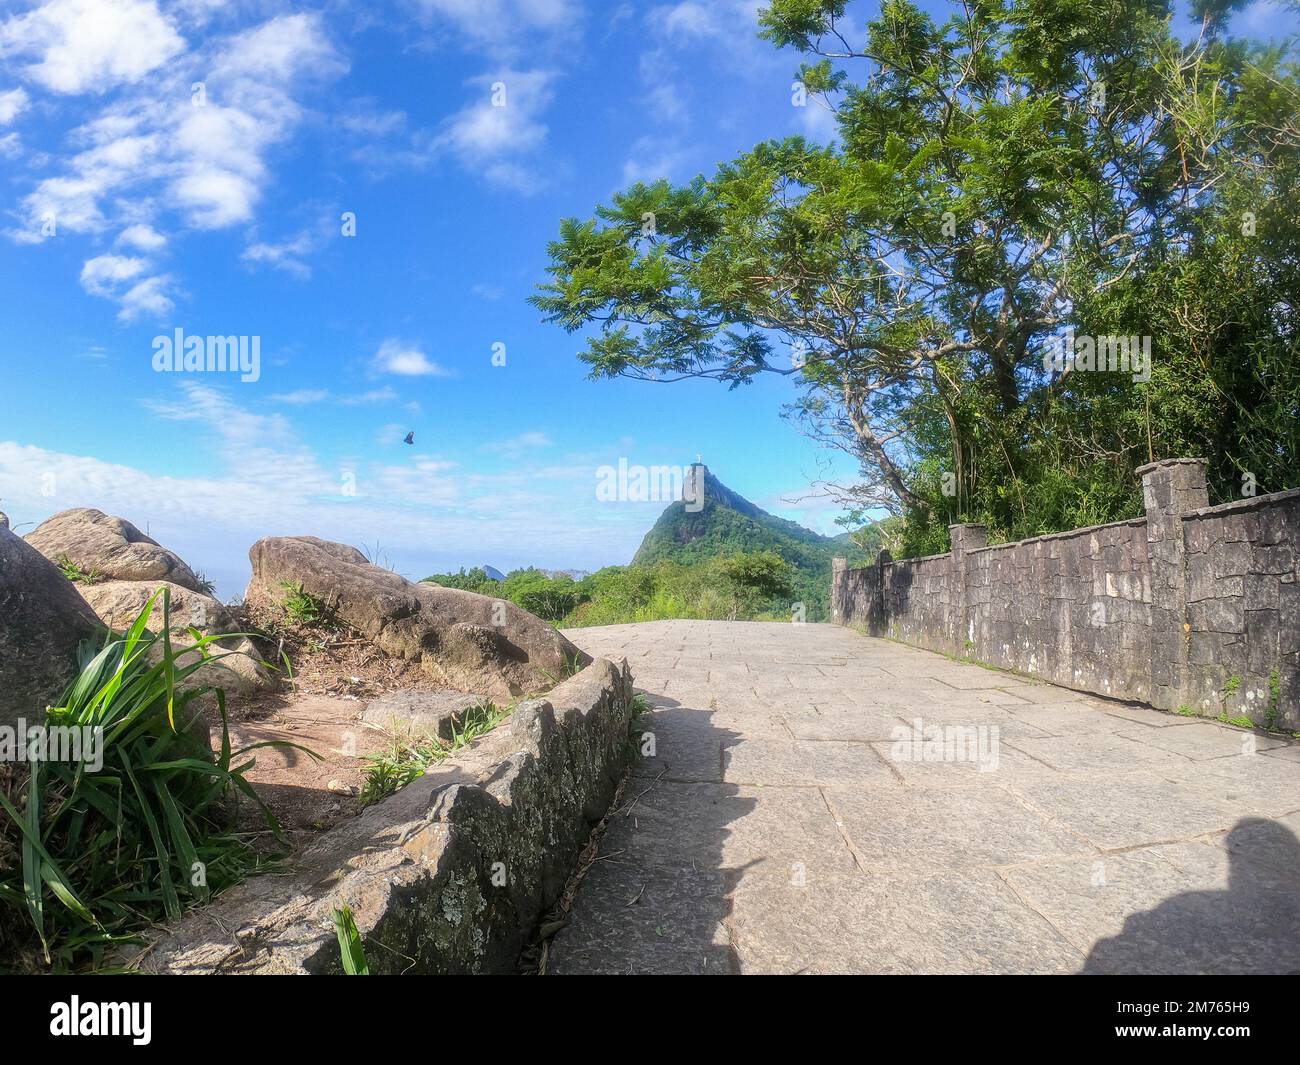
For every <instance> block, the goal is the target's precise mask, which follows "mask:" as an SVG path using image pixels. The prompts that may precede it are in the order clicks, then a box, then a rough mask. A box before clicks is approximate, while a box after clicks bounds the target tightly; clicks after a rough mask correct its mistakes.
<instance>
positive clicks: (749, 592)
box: [717, 551, 794, 620]
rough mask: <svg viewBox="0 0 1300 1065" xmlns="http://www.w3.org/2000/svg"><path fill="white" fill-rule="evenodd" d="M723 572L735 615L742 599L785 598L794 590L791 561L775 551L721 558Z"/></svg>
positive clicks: (720, 572) (745, 600)
mask: <svg viewBox="0 0 1300 1065" xmlns="http://www.w3.org/2000/svg"><path fill="white" fill-rule="evenodd" d="M717 569H718V573H719V575H720V576H721V577H722V579H723V580H724V581H726V583H727V584H728V585H730V587H731V593H732V607H731V617H732V619H733V620H734V619H735V618H736V617H737V615H738V614H739V613H740V608H741V604H742V603H753V602H754V601H756V600H772V599H777V598H785V599H786V601H787V602H788V601H789V598H790V596H791V595H792V594H793V593H794V584H793V582H792V580H791V572H790V564H789V563H788V562H786V560H785V559H783V558H782V557H781V556H780V555H778V554H777V553H776V552H775V551H753V552H749V553H744V552H740V553H737V554H734V555H728V556H726V557H725V558H721V559H719V560H718V563H717Z"/></svg>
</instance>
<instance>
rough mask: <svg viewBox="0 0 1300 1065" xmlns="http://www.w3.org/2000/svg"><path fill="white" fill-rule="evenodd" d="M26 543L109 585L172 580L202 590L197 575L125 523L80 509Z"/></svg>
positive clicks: (60, 517)
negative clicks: (73, 564)
mask: <svg viewBox="0 0 1300 1065" xmlns="http://www.w3.org/2000/svg"><path fill="white" fill-rule="evenodd" d="M26 540H27V542H28V543H29V544H31V545H32V547H34V548H36V550H37V551H39V552H40V553H41V554H42V555H44V556H45V557H46V558H48V559H49V560H50V561H51V562H58V561H59V560H60V559H61V558H63V557H64V556H66V557H67V558H69V559H71V560H72V561H73V562H75V563H76V564H77V565H78V566H79V567H80V568H81V569H83V570H84V571H85V572H87V573H98V575H99V576H100V577H102V578H104V579H105V580H122V581H170V582H171V583H172V584H179V585H180V586H181V587H182V588H188V589H190V590H191V591H195V592H197V591H200V590H201V589H200V586H199V579H198V577H196V576H195V575H194V571H193V570H191V569H190V567H189V566H187V565H186V564H185V562H184V561H183V560H182V559H181V557H180V556H179V555H177V554H176V553H175V552H173V551H168V550H167V548H165V547H163V546H162V545H161V544H159V543H158V542H157V541H156V540H151V539H150V538H149V537H147V536H145V534H144V533H142V532H141V531H140V530H139V529H137V528H136V527H135V526H134V525H132V524H131V523H130V522H129V521H126V520H125V519H124V518H115V517H113V516H112V515H110V514H105V513H104V512H103V511H102V510H94V509H92V508H90V507H77V508H75V509H73V510H64V511H61V512H60V513H58V514H55V515H54V516H53V517H51V518H47V519H46V520H45V521H43V522H41V524H40V525H38V526H37V527H36V528H35V529H34V530H33V531H32V532H30V533H28V534H27V537H26Z"/></svg>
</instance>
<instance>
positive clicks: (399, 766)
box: [359, 701, 514, 809]
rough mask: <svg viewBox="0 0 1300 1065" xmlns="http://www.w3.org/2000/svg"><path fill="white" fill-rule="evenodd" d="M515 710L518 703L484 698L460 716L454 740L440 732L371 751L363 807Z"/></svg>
mask: <svg viewBox="0 0 1300 1065" xmlns="http://www.w3.org/2000/svg"><path fill="white" fill-rule="evenodd" d="M513 710H514V707H508V708H506V709H504V710H502V709H498V708H497V706H496V705H495V704H493V703H491V702H487V701H484V702H482V703H479V704H478V705H477V706H471V707H470V708H469V709H468V710H466V711H465V712H464V713H463V714H460V715H458V716H457V718H456V721H455V723H454V724H453V726H452V738H451V739H450V740H444V739H442V738H440V737H436V736H434V737H426V738H422V739H413V740H394V741H393V744H392V746H391V747H390V748H389V749H388V750H387V751H381V752H380V753H378V754H370V755H367V756H366V761H367V762H369V763H370V765H369V766H368V767H367V769H366V774H365V780H364V781H363V782H362V785H361V794H360V797H359V801H360V803H361V806H362V808H363V809H364V808H365V807H367V806H372V805H374V804H375V803H377V802H379V801H380V800H381V799H385V798H387V797H388V796H389V795H392V794H393V793H394V792H396V791H397V790H398V789H400V788H404V787H406V785H408V784H411V783H413V782H414V781H417V780H419V779H420V777H422V776H424V773H425V770H427V769H428V768H429V767H430V766H433V765H437V764H438V763H439V762H441V761H442V760H443V759H445V758H447V757H449V756H450V755H451V754H453V753H454V752H455V751H458V750H459V749H460V748H462V747H464V746H465V745H466V744H467V743H472V742H473V741H474V740H476V739H478V737H480V736H482V735H484V734H485V733H488V732H491V731H492V730H493V729H494V728H496V727H497V726H498V725H499V724H501V722H502V721H504V720H505V719H506V718H507V717H509V716H510V714H511V712H512V711H513Z"/></svg>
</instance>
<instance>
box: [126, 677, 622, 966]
mask: <svg viewBox="0 0 1300 1065" xmlns="http://www.w3.org/2000/svg"><path fill="white" fill-rule="evenodd" d="M632 697H633V689H632V677H631V674H630V673H629V672H628V668H627V663H626V662H622V663H620V664H619V665H617V666H616V665H614V664H613V663H611V662H609V661H607V660H605V659H598V660H596V661H595V662H594V663H592V664H591V665H590V666H588V667H587V668H586V669H585V670H583V671H582V672H581V673H579V674H578V675H577V676H575V677H573V678H571V679H570V680H567V681H565V682H563V683H562V684H560V685H558V686H557V687H556V688H555V689H554V690H553V691H551V692H550V694H549V695H548V696H547V697H546V698H545V699H535V700H529V701H527V702H523V703H521V704H520V705H519V706H518V707H517V708H516V709H515V711H514V713H513V714H512V715H511V717H510V720H509V721H508V722H507V723H505V724H503V725H502V726H501V727H499V728H497V729H496V730H495V731H493V732H490V733H488V734H487V735H486V736H484V737H482V738H480V739H478V740H476V741H475V742H474V743H472V744H470V745H469V746H468V747H466V748H464V749H463V750H462V751H460V752H458V753H457V755H456V757H455V758H454V759H452V760H449V761H448V762H444V763H442V764H441V765H439V766H437V767H436V768H435V769H433V770H431V771H430V772H428V773H426V774H425V776H424V777H423V778H421V779H420V780H418V781H416V782H415V783H413V784H410V785H408V786H407V787H405V788H403V789H402V790H401V791H399V792H397V793H396V794H395V795H392V796H390V797H389V798H387V799H385V800H384V801H383V802H380V803H378V804H377V805H375V806H373V807H371V808H370V809H368V810H366V811H365V812H364V813H362V814H361V815H360V816H358V817H356V818H354V819H352V820H350V821H346V822H344V823H343V824H341V825H339V826H337V827H335V828H334V829H332V830H331V831H329V832H327V833H326V834H325V835H324V836H322V837H321V838H320V839H319V840H318V841H317V842H316V843H315V844H313V845H312V846H311V847H310V848H309V849H308V850H307V851H306V852H305V853H304V854H303V855H302V856H301V857H300V858H299V859H297V860H296V861H294V862H293V864H292V865H291V866H290V867H289V868H288V870H287V871H286V872H285V873H283V874H278V873H277V874H273V875H265V876H259V877H254V878H253V879H251V880H249V881H247V882H246V883H244V884H241V885H240V886H238V887H236V888H233V889H232V890H230V891H228V892H226V893H225V894H224V895H222V896H221V897H220V898H219V899H217V900H216V901H215V902H213V903H212V904H210V905H208V906H204V907H201V908H199V909H196V910H194V911H192V912H191V913H189V914H188V915H187V916H186V917H185V918H184V919H183V920H182V921H181V923H180V924H179V925H178V926H177V927H176V928H174V929H172V930H171V931H170V932H168V933H166V934H165V935H164V936H162V937H161V938H160V939H158V940H157V941H155V942H154V943H152V944H151V945H150V946H149V947H148V948H147V949H146V950H145V951H144V952H142V953H140V954H139V955H137V956H136V957H134V958H130V959H127V960H128V962H134V963H135V964H137V965H138V966H139V968H140V969H142V970H144V971H146V972H154V973H174V974H187V975H211V974H217V973H341V972H342V963H341V959H340V955H339V947H338V942H337V939H336V936H335V932H334V927H333V923H332V920H331V911H332V910H333V908H334V907H336V906H341V905H343V904H347V905H349V906H351V907H352V910H353V914H354V916H355V918H356V922H357V927H358V929H359V931H360V932H361V935H362V938H363V940H364V947H365V953H366V958H367V961H368V963H369V967H370V971H371V972H372V973H403V972H410V973H439V974H465V973H512V972H515V971H516V966H517V963H518V960H519V955H520V952H521V950H522V949H523V947H524V946H525V945H526V944H527V943H528V940H529V937H530V936H531V935H532V933H533V932H534V930H535V928H536V927H537V923H538V921H539V919H540V918H541V917H542V915H544V914H545V913H546V912H547V911H548V910H549V909H550V908H551V906H553V905H554V903H555V902H556V900H557V899H558V898H559V896H560V893H561V892H562V891H563V889H564V887H565V884H566V883H567V881H568V878H569V876H570V875H571V874H572V872H573V871H574V869H575V868H576V866H577V862H578V856H579V855H580V853H581V851H582V849H583V847H584V846H585V845H586V843H587V840H588V838H589V837H590V834H591V829H592V827H593V825H594V824H595V823H596V822H598V821H599V820H600V819H601V818H602V817H603V816H604V814H605V812H606V810H607V809H608V807H609V803H610V801H611V800H612V798H613V795H614V792H615V789H616V787H617V785H618V781H619V779H620V778H621V777H622V775H623V771H624V769H625V768H626V765H627V760H628V758H629V756H630V751H631V747H630V745H629V743H628V729H629V725H630V723H631V718H632Z"/></svg>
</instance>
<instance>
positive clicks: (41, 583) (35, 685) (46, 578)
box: [0, 528, 103, 725]
mask: <svg viewBox="0 0 1300 1065" xmlns="http://www.w3.org/2000/svg"><path fill="white" fill-rule="evenodd" d="M102 632H103V626H102V625H100V623H99V619H98V618H97V617H96V616H95V612H94V611H93V610H91V609H90V607H89V605H87V603H86V601H85V600H84V599H82V598H81V596H79V595H78V594H77V590H76V588H75V587H73V586H72V585H71V584H70V583H69V582H68V580H67V578H65V577H64V576H63V574H62V573H61V572H60V571H59V568H58V566H56V565H54V563H53V562H51V561H50V560H49V559H47V558H45V557H44V556H43V555H42V554H41V553H40V552H39V551H37V550H36V549H35V548H33V547H31V546H30V545H29V544H26V543H24V542H23V540H22V539H21V538H20V537H18V536H16V535H15V534H14V533H12V532H11V531H10V530H9V529H8V528H0V725H13V724H14V723H15V721H16V720H17V719H18V718H23V719H24V720H26V721H28V722H34V721H36V720H38V719H40V718H41V717H42V716H43V714H44V711H45V707H47V706H49V705H50V704H51V703H54V702H56V701H57V700H58V698H59V696H60V695H61V694H62V693H63V690H64V688H66V687H67V685H68V683H69V682H70V681H71V680H72V678H73V676H75V674H76V672H77V645H78V644H79V643H81V641H82V640H92V641H96V642H97V641H98V640H99V639H100V638H101V634H102Z"/></svg>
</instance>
